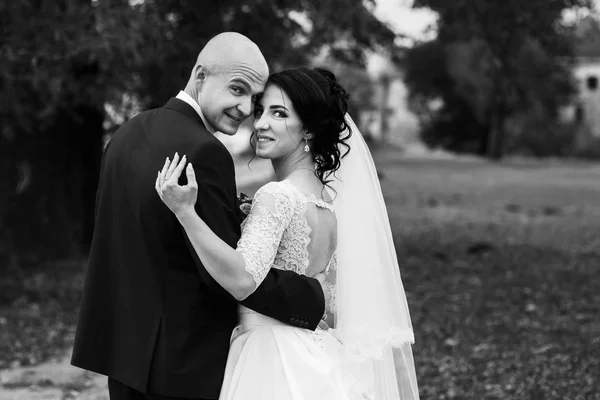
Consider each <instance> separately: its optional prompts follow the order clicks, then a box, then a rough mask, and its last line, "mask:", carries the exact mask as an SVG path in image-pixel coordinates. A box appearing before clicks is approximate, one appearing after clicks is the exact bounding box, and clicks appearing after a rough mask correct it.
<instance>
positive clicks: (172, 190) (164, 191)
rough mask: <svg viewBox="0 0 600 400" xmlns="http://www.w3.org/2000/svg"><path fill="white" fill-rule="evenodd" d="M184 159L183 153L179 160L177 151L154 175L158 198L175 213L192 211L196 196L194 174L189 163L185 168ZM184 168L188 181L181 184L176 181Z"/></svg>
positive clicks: (196, 184)
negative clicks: (156, 174) (155, 175)
mask: <svg viewBox="0 0 600 400" xmlns="http://www.w3.org/2000/svg"><path fill="white" fill-rule="evenodd" d="M186 161H187V160H186V156H185V155H184V156H183V157H181V160H179V155H178V154H177V153H175V156H174V157H173V161H172V162H171V161H170V160H169V158H167V159H166V161H165V165H164V166H163V168H162V170H161V171H160V172H159V173H158V176H157V177H156V183H155V186H154V187H155V189H156V192H157V193H158V196H159V197H160V199H161V200H162V201H163V203H165V205H166V206H167V207H169V209H170V210H171V211H173V213H175V215H179V214H181V213H183V212H187V211H193V210H194V205H195V204H196V200H197V198H198V183H197V182H196V174H195V173H194V168H193V166H192V164H191V163H188V164H187V168H186V167H185V164H186ZM184 168H185V173H186V176H187V180H188V183H187V185H185V186H181V185H179V183H178V182H179V177H180V176H181V173H182V172H183V169H184Z"/></svg>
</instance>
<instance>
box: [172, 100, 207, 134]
mask: <svg viewBox="0 0 600 400" xmlns="http://www.w3.org/2000/svg"><path fill="white" fill-rule="evenodd" d="M176 98H178V99H179V100H182V101H185V102H186V103H188V104H189V105H190V106H192V108H193V109H194V110H195V111H196V112H197V113H198V115H199V116H200V119H201V120H202V122H204V126H205V127H206V129H208V131H209V132H210V133H215V132H214V130H213V129H212V126H211V125H210V124H208V123H207V122H206V118H204V115H203V114H202V109H200V105H198V102H197V101H196V100H194V98H193V97H192V96H190V95H189V94H187V93H186V92H184V91H183V90H180V91H179V93H177V96H176Z"/></svg>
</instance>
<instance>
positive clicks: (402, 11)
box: [374, 0, 600, 39]
mask: <svg viewBox="0 0 600 400" xmlns="http://www.w3.org/2000/svg"><path fill="white" fill-rule="evenodd" d="M449 1H451V0H449ZM598 1H600V0H598ZM412 3H413V2H412V0H377V3H376V4H377V5H376V7H375V10H374V14H375V16H376V17H377V18H378V19H380V20H381V21H384V22H386V23H387V24H388V25H389V26H390V27H391V28H392V29H393V30H394V31H395V32H396V33H399V34H405V35H407V36H409V37H412V38H414V39H425V38H427V37H428V36H430V35H427V34H426V33H425V31H426V30H427V27H428V26H429V25H432V24H435V21H436V18H437V17H436V14H435V13H434V12H431V11H429V10H428V9H413V8H411V6H412Z"/></svg>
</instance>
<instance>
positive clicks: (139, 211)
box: [72, 98, 324, 398]
mask: <svg viewBox="0 0 600 400" xmlns="http://www.w3.org/2000/svg"><path fill="white" fill-rule="evenodd" d="M176 151H177V152H179V154H180V155H183V154H185V155H187V157H188V160H189V161H191V162H192V163H193V165H194V169H195V172H196V176H197V180H198V187H199V193H198V202H197V204H196V211H197V212H198V214H199V215H200V216H201V217H202V219H204V221H206V223H207V224H208V225H209V226H210V227H211V228H212V229H213V231H214V232H215V233H216V234H217V235H219V237H221V239H223V240H224V241H226V242H227V243H228V244H229V245H230V246H232V247H235V246H236V243H237V240H238V239H239V236H240V226H239V223H238V218H237V215H238V207H237V198H236V186H235V171H234V166H233V160H232V158H231V155H230V154H229V152H228V151H227V149H226V148H225V147H224V146H223V145H222V144H221V142H219V141H218V140H217V139H216V138H215V137H214V136H213V135H212V134H210V133H209V132H208V131H207V130H206V129H205V127H204V125H203V124H202V120H201V118H200V117H199V115H198V114H197V113H196V112H195V111H194V109H193V108H192V107H191V106H190V105H188V104H187V103H185V102H183V101H181V100H179V99H176V98H174V99H171V100H170V101H169V102H168V103H167V104H166V105H165V106H164V107H162V108H159V109H154V110H150V111H146V112H144V113H141V114H139V115H137V116H136V117H134V118H132V119H131V120H130V121H128V122H127V123H125V124H124V125H123V126H122V127H121V128H120V129H119V130H118V131H117V132H116V133H115V134H114V135H113V137H112V139H111V141H110V143H109V145H108V147H107V149H106V150H105V153H104V156H103V158H102V166H101V176H100V183H99V187H98V192H97V198H96V217H95V229H94V236H93V240H92V247H91V252H90V258H89V264H88V270H87V275H86V280H85V284H84V290H83V298H82V302H81V308H80V314H79V324H78V327H77V333H76V337H75V345H74V349H73V356H72V364H73V365H76V366H78V367H81V368H85V369H88V370H91V371H95V372H98V373H101V374H104V375H108V376H110V377H112V378H113V379H116V380H118V381H120V382H122V383H124V384H126V385H128V386H130V387H132V388H134V389H137V390H139V391H141V392H151V393H157V394H161V395H166V396H176V397H196V398H198V397H200V398H203V397H204V398H216V397H218V394H219V390H220V387H221V383H222V380H223V374H224V370H225V363H226V360H227V352H228V349H229V339H230V336H231V332H232V329H233V328H234V327H235V325H236V324H237V322H238V314H237V308H238V303H237V302H236V301H235V299H234V298H233V297H232V296H231V295H229V293H227V292H226V291H225V290H224V289H223V288H221V287H220V286H219V285H218V284H217V283H216V281H215V280H214V279H213V278H212V277H211V276H210V275H209V274H208V272H207V271H206V270H205V269H204V267H203V265H202V263H201V262H200V260H199V258H198V257H197V255H196V253H195V251H194V249H193V247H192V246H191V243H190V242H189V240H188V239H187V237H186V235H185V231H184V230H183V229H182V227H181V226H180V224H179V223H178V221H177V219H176V217H175V216H174V215H173V214H172V213H171V211H169V209H168V208H167V207H166V206H165V205H164V204H163V203H162V202H161V200H160V198H159V197H158V195H157V194H156V192H155V189H154V182H155V179H156V175H157V172H158V170H159V169H161V168H162V165H163V163H164V160H165V158H166V157H172V156H173V154H174V153H175V152H176ZM183 179H185V177H183ZM242 304H244V305H245V306H247V307H249V308H252V309H254V310H256V311H258V312H260V313H262V314H265V315H268V316H270V317H273V318H276V319H278V320H280V321H284V322H287V323H290V324H292V325H296V326H299V327H305V328H309V329H315V328H316V326H317V324H318V322H319V320H320V319H321V316H322V315H323V311H324V297H323V292H322V290H321V287H320V285H319V283H318V282H317V281H316V280H315V279H312V278H307V277H303V276H299V275H297V274H295V273H293V272H289V271H280V270H275V269H273V270H272V271H271V272H269V275H268V276H267V278H266V279H265V281H264V282H263V283H262V284H261V285H260V286H259V288H258V289H257V290H256V292H255V293H254V294H253V295H251V296H250V297H249V298H248V299H246V300H245V301H244V302H243V303H242Z"/></svg>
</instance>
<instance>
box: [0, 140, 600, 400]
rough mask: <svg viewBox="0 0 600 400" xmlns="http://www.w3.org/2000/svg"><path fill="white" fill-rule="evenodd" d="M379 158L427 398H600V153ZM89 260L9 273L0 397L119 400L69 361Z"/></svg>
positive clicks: (387, 151) (251, 185) (0, 324)
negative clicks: (592, 159)
mask: <svg viewBox="0 0 600 400" xmlns="http://www.w3.org/2000/svg"><path fill="white" fill-rule="evenodd" d="M374 157H375V159H376V163H377V165H378V169H379V172H380V176H381V183H382V188H383V191H384V196H385V198H386V203H387V205H388V212H389V217H390V220H391V223H392V229H393V233H394V240H395V243H396V248H397V253H398V258H399V261H400V268H401V275H402V279H403V282H404V287H405V290H406V293H407V297H408V302H409V306H410V310H411V315H412V321H413V325H414V329H415V337H416V343H415V345H414V347H413V352H414V355H415V363H416V367H417V375H418V380H419V388H420V394H421V398H422V399H424V400H442V399H477V400H482V399H489V400H496V399H497V400H500V399H503V400H504V399H510V400H512V399H531V400H551V399H556V400H558V399H561V400H563V399H569V400H595V399H600V319H599V317H598V316H599V315H600V164H591V163H586V162H577V161H557V160H542V161H535V160H526V159H520V160H519V159H511V160H506V161H503V162H500V163H492V162H489V161H485V160H479V159H471V158H469V159H466V158H447V159H445V158H438V159H432V158H430V157H425V158H414V157H403V156H401V154H400V153H399V152H398V150H397V149H394V148H390V147H382V148H375V149H374ZM256 163H257V162H256V161H254V162H253V163H252V164H251V166H253V168H254V169H255V171H254V172H255V173H259V175H261V174H262V175H261V176H262V178H263V179H264V178H266V177H268V173H266V172H268V169H265V168H264V164H260V162H258V164H256ZM238 167H239V171H241V172H238V175H239V176H240V179H241V180H243V182H244V183H243V185H242V186H243V187H241V188H240V189H241V190H244V191H245V192H248V193H253V192H254V191H255V190H256V188H257V187H258V185H259V184H260V182H252V181H251V180H249V179H247V178H248V176H249V175H248V172H247V171H246V169H245V165H240V166H238ZM357 212H360V210H357ZM84 264H85V263H84V261H83V260H69V261H64V262H60V263H52V264H49V265H43V266H40V268H39V269H36V270H34V271H31V272H30V273H28V274H27V275H26V276H23V277H22V279H21V280H20V281H19V282H12V283H11V282H4V283H1V284H0V293H2V292H4V294H3V295H2V294H0V304H3V305H2V306H0V400H8V399H14V400H17V399H24V400H25V399H27V400H29V399H105V398H107V397H106V391H105V382H106V380H105V378H103V377H99V376H97V375H93V374H90V373H86V372H84V371H81V370H79V369H76V368H73V367H70V366H68V356H69V353H70V347H71V345H72V341H73V335H74V329H75V327H74V324H75V316H76V311H77V301H78V299H79V296H80V287H81V282H82V277H83V266H84ZM11 293H12V294H11Z"/></svg>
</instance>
